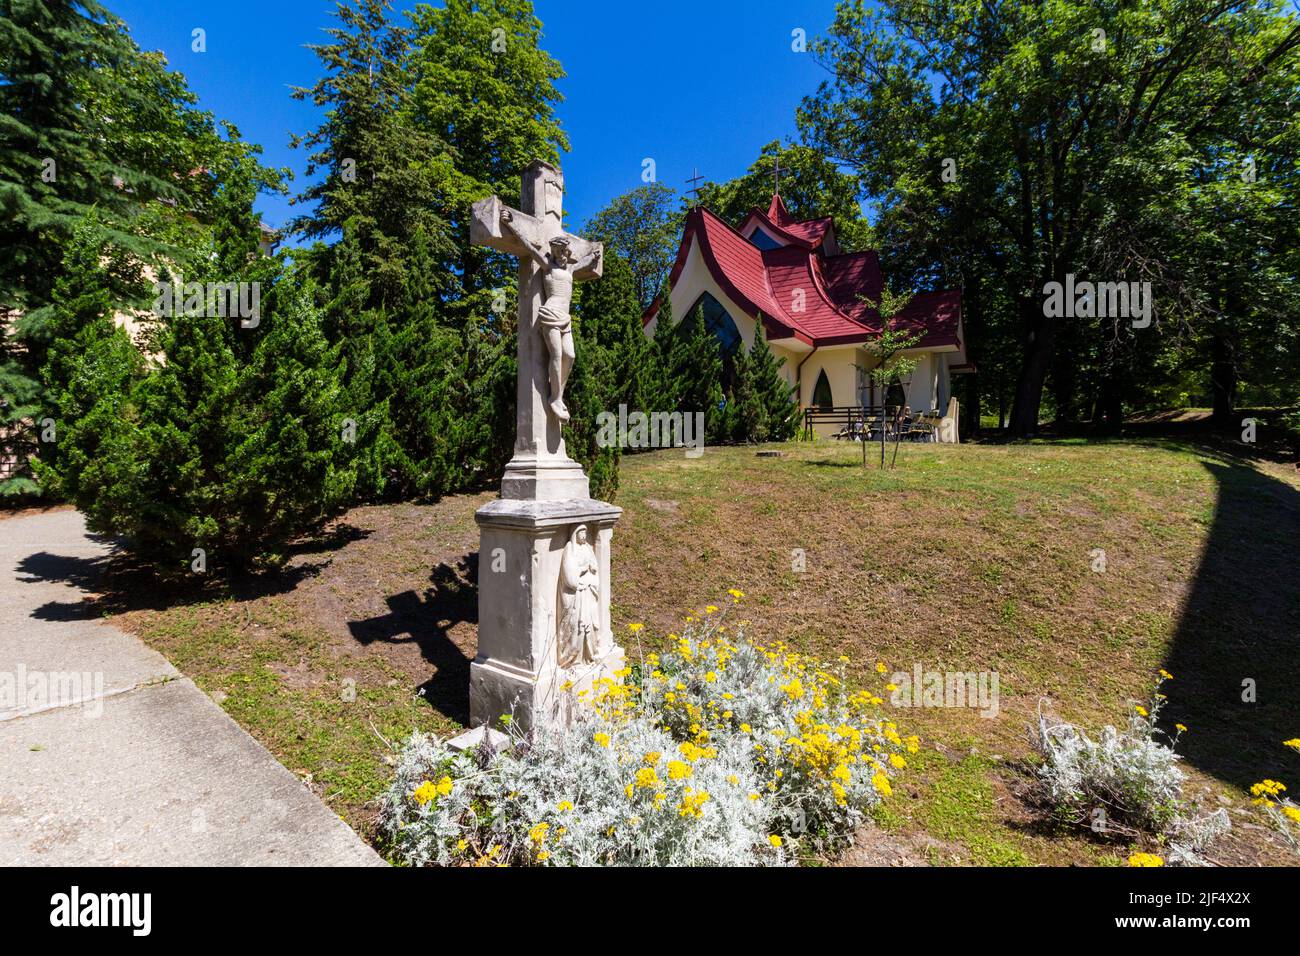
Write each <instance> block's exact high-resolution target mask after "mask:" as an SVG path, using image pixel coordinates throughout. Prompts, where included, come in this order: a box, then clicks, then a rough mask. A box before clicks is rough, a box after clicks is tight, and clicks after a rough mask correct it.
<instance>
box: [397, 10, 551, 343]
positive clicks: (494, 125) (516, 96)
mask: <svg viewBox="0 0 1300 956" xmlns="http://www.w3.org/2000/svg"><path fill="white" fill-rule="evenodd" d="M412 23H413V28H414V36H413V42H414V46H415V48H414V52H413V55H412V59H411V70H412V73H413V78H414V83H415V88H414V103H415V107H414V108H415V116H416V122H417V123H418V125H419V126H420V128H422V129H427V130H431V131H435V132H436V133H437V135H438V136H439V137H440V138H441V139H443V140H444V141H445V142H446V144H447V147H448V154H447V155H448V159H447V161H446V162H442V161H440V163H439V166H440V173H442V174H444V177H443V179H442V189H443V194H444V200H443V202H442V203H441V204H440V206H439V207H438V211H439V214H440V215H441V216H442V217H443V218H444V219H446V220H447V222H448V223H450V225H451V235H452V239H453V250H452V252H451V254H450V257H449V258H448V260H447V262H446V265H447V268H448V269H449V271H450V272H451V273H452V274H453V275H455V276H456V277H457V278H458V279H459V282H460V284H461V289H460V292H459V294H458V295H457V296H456V297H455V300H454V301H453V302H451V303H449V312H450V314H451V315H453V316H455V317H456V318H457V320H458V321H461V322H464V321H468V317H469V316H472V315H478V316H487V315H488V314H489V312H490V309H491V301H492V299H493V297H494V292H495V290H498V289H501V288H504V287H506V286H507V285H509V284H510V282H511V281H512V280H513V277H514V274H515V261H514V259H513V257H509V256H505V255H503V254H501V253H499V252H496V251H495V250H492V249H490V248H487V247H483V246H475V245H473V244H471V243H470V241H469V222H470V207H471V206H472V204H473V203H474V202H475V201H476V200H478V199H482V198H483V197H484V196H490V195H493V194H496V195H499V196H502V197H503V198H513V197H517V196H518V195H519V177H520V174H521V173H522V172H523V170H524V169H525V167H527V166H528V164H529V163H531V162H532V161H533V160H535V159H541V160H544V161H546V162H549V163H552V164H554V165H557V166H558V165H559V160H560V154H561V152H562V151H565V150H567V149H568V148H569V141H568V137H567V136H566V135H565V133H564V131H563V130H562V129H561V128H560V123H559V120H558V118H557V117H556V115H555V105H556V104H557V103H559V102H560V100H561V99H562V97H561V96H560V93H559V91H558V90H557V89H556V86H555V83H556V81H558V80H559V79H561V78H562V77H563V76H564V71H563V69H562V68H561V67H560V64H559V63H558V62H557V61H556V60H555V59H554V58H552V57H551V56H550V54H548V53H547V52H546V51H545V50H543V49H542V48H541V46H540V45H539V44H540V40H541V33H542V24H541V21H539V20H538V19H537V17H536V15H535V14H534V12H533V4H532V2H531V0H446V3H444V4H443V5H442V6H438V7H434V6H431V5H429V4H420V5H419V6H417V7H416V8H415V10H414V11H413V13H412ZM504 321H505V325H506V326H511V325H513V315H510V316H507V317H505V319H504Z"/></svg>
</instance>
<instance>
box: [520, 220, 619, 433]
mask: <svg viewBox="0 0 1300 956" xmlns="http://www.w3.org/2000/svg"><path fill="white" fill-rule="evenodd" d="M501 225H502V227H503V228H504V229H508V230H509V231H510V233H511V234H512V235H514V236H515V238H516V239H518V240H519V241H520V242H521V243H523V245H524V248H525V249H526V250H527V251H528V254H529V255H530V256H531V257H532V259H533V261H534V262H536V263H537V265H538V267H540V268H541V270H542V291H543V292H545V293H546V300H545V301H544V302H543V303H542V306H541V308H540V309H538V311H537V321H538V323H539V324H540V325H541V332H542V337H543V339H544V340H545V342H546V351H547V353H548V354H549V356H550V361H549V364H548V373H549V374H548V378H549V383H550V387H551V391H550V397H549V402H550V409H551V413H552V414H553V415H554V416H555V417H556V419H557V420H559V421H561V422H567V421H568V420H569V410H568V409H567V408H566V407H565V406H564V385H565V383H566V382H567V381H568V380H569V372H570V371H571V370H572V369H573V358H574V351H573V320H572V318H571V317H570V315H569V309H570V307H571V305H572V303H573V273H574V272H575V271H577V270H580V269H585V268H588V267H592V266H595V265H597V264H598V263H599V262H600V252H601V247H600V246H599V245H596V246H595V247H594V248H593V249H592V251H591V252H590V253H588V254H587V255H586V256H585V257H583V258H582V259H581V260H579V259H577V258H576V257H575V256H574V255H573V252H572V250H571V249H570V243H569V237H568V236H565V235H558V236H553V237H552V238H551V240H550V249H549V250H547V249H543V248H542V246H541V244H540V243H538V242H536V241H535V240H534V239H533V238H532V237H531V236H529V234H528V232H527V231H526V230H519V229H516V228H515V224H514V213H513V212H512V211H511V210H510V209H502V210H501Z"/></svg>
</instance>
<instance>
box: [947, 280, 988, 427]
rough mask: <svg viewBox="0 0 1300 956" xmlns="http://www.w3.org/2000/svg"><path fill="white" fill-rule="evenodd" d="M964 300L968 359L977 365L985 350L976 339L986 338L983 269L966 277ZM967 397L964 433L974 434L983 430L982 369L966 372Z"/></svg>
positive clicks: (964, 406)
mask: <svg viewBox="0 0 1300 956" xmlns="http://www.w3.org/2000/svg"><path fill="white" fill-rule="evenodd" d="M962 300H963V309H962V311H963V313H964V315H963V322H964V324H965V327H966V361H967V362H974V363H975V367H976V369H978V368H979V363H978V362H977V361H976V354H977V353H978V354H980V355H981V357H982V350H981V349H978V348H972V343H976V342H981V341H983V337H982V334H981V333H982V332H983V330H984V297H983V287H982V286H981V284H980V279H979V272H978V271H976V272H975V274H974V275H972V276H969V277H965V278H964V281H963V288H962ZM965 378H966V401H965V402H964V403H963V407H962V414H963V415H964V416H965V418H966V423H965V425H963V426H962V434H963V435H970V436H971V437H972V438H973V437H975V436H976V435H978V434H979V429H980V389H979V372H978V371H975V372H970V373H967V374H966V376H965ZM948 385H949V390H951V388H952V378H951V376H950V377H949V379H948Z"/></svg>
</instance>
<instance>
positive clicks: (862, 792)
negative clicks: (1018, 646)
mask: <svg viewBox="0 0 1300 956" xmlns="http://www.w3.org/2000/svg"><path fill="white" fill-rule="evenodd" d="M739 597H740V595H739V592H733V598H735V599H736V600H739ZM726 618H727V615H726V614H725V613H723V612H721V611H719V610H718V609H717V608H713V607H710V608H709V609H708V610H707V611H706V612H705V613H704V614H703V615H701V616H699V617H691V618H688V619H687V623H686V627H685V630H684V631H683V633H682V635H681V636H680V637H678V636H676V635H673V636H672V639H673V641H674V642H675V646H674V647H673V648H672V649H671V650H670V651H668V652H667V653H664V654H662V655H655V654H650V655H647V656H646V657H645V658H644V660H643V661H641V662H639V663H638V664H637V665H636V666H635V667H633V668H628V669H627V670H626V671H624V672H623V673H622V674H620V675H619V676H620V677H622V678H624V682H623V683H618V682H615V681H610V680H605V681H602V682H601V683H600V684H599V685H598V686H597V688H596V689H595V691H594V693H593V694H591V695H585V694H584V695H583V701H584V704H585V706H582V707H580V708H579V713H578V716H577V718H576V719H575V721H574V723H573V724H572V725H571V726H569V727H568V728H558V727H551V728H544V729H541V730H539V731H537V732H534V733H533V734H530V735H522V734H518V733H515V732H512V733H511V734H510V744H509V746H507V747H503V748H502V749H500V750H499V751H495V752H492V751H489V750H488V749H487V748H485V747H481V748H479V749H478V750H476V751H472V752H465V753H454V752H452V751H451V750H450V749H449V748H448V747H447V746H446V744H445V743H444V742H442V741H440V740H438V739H437V738H434V737H431V736H428V735H422V734H416V735H414V736H412V737H411V739H410V740H409V741H408V742H407V744H406V745H405V747H404V748H403V750H402V753H401V755H400V758H399V760H398V766H397V774H396V778H395V780H394V782H393V785H392V787H391V788H390V790H389V791H388V794H387V795H386V798H385V802H384V809H383V815H382V822H383V826H384V828H385V831H386V833H387V834H388V836H389V838H390V840H391V846H392V850H393V855H394V857H395V858H396V859H397V860H399V861H401V862H404V863H407V864H411V865H426V864H441V865H453V864H542V865H574V864H576V865H605V864H609V865H655V866H664V865H668V866H671V865H752V864H785V863H791V862H795V861H797V859H798V858H799V855H800V854H801V853H811V852H822V851H826V850H829V849H833V848H835V847H838V846H841V845H843V844H845V843H846V842H847V841H849V840H850V839H851V837H852V833H853V830H854V828H855V827H857V826H858V825H859V824H860V823H861V822H862V821H863V820H864V819H865V815H866V814H867V813H868V812H869V811H870V810H871V808H872V807H874V806H875V805H876V804H877V803H879V802H880V801H881V800H882V799H883V798H885V797H887V796H888V795H889V793H890V789H891V784H890V780H891V777H892V776H893V775H894V774H896V773H897V772H898V771H900V770H902V769H903V768H904V767H905V766H906V758H905V757H904V753H905V752H908V751H910V752H913V753H914V752H915V751H916V749H917V740H916V738H909V739H906V740H905V739H904V738H903V737H901V736H900V734H899V732H898V729H897V727H896V726H895V725H894V723H893V721H891V720H890V719H888V717H886V716H884V715H882V713H881V711H880V708H881V706H882V705H883V703H884V701H883V700H882V698H881V697H879V696H877V695H876V694H874V693H872V692H871V691H868V690H856V691H854V690H850V689H849V688H848V687H847V686H846V684H845V681H844V675H843V671H844V665H845V664H846V663H847V659H843V658H842V659H841V660H840V662H839V663H838V665H837V666H836V667H834V668H832V667H829V666H825V665H820V664H818V663H817V662H815V661H813V660H811V659H809V658H807V657H805V656H803V655H800V654H797V653H794V652H793V651H791V650H790V649H788V648H787V647H785V646H784V645H780V644H777V645H774V646H772V647H760V646H758V645H755V644H752V643H750V642H749V641H747V640H746V639H745V637H744V634H743V629H742V630H741V631H740V632H737V633H736V634H735V635H734V636H732V635H731V634H729V632H728V625H727V624H726V623H725V622H726ZM877 670H878V671H879V672H881V673H883V671H884V666H883V665H878V667H877Z"/></svg>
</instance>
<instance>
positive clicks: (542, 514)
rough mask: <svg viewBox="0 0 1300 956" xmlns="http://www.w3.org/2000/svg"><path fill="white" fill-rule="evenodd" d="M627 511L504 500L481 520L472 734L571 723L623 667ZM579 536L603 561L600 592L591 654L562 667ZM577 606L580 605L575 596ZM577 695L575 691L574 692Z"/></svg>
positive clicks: (583, 502)
mask: <svg viewBox="0 0 1300 956" xmlns="http://www.w3.org/2000/svg"><path fill="white" fill-rule="evenodd" d="M622 513H623V511H622V509H621V508H618V507H616V506H614V505H611V504H607V503H606V502H603V501H596V500H594V499H591V498H580V499H565V500H542V501H536V500H521V499H510V498H502V499H500V500H498V501H493V502H490V503H489V504H486V505H484V506H483V507H482V508H480V509H479V510H478V513H477V515H476V516H475V517H476V520H477V521H478V525H479V568H478V588H479V621H478V656H477V657H476V658H475V659H474V662H473V663H472V664H471V665H470V725H471V726H473V727H478V726H481V725H484V724H486V725H488V726H491V727H500V726H501V725H500V724H499V723H498V718H500V717H501V716H502V715H503V714H510V713H512V712H513V715H514V716H513V719H514V721H515V723H516V725H517V726H519V727H520V728H521V729H527V728H529V727H532V726H533V725H534V724H535V723H538V722H541V721H546V720H554V719H558V720H560V721H565V722H567V719H568V714H569V712H570V711H571V708H572V706H573V704H574V701H576V699H577V693H578V692H579V691H580V690H583V689H585V688H589V687H590V686H591V684H592V683H593V682H594V681H596V680H598V679H599V678H600V677H602V676H612V675H613V673H614V672H615V671H617V670H620V669H621V668H622V667H623V650H622V648H620V647H619V646H618V645H617V644H615V643H614V635H613V632H612V631H611V630H610V626H609V580H610V574H609V572H610V562H609V551H610V539H611V538H612V537H613V533H614V523H615V522H616V521H617V520H618V518H619V515H621V514H622ZM579 526H585V527H586V529H587V535H586V538H587V541H588V542H589V543H590V545H591V548H592V550H594V552H595V558H596V565H597V569H598V575H599V578H598V581H599V586H598V588H597V589H596V597H595V600H594V609H595V629H594V631H593V632H592V633H591V640H590V643H589V650H590V653H581V654H579V655H578V657H577V659H576V660H574V661H573V662H572V663H571V664H570V666H568V667H561V666H560V662H561V659H562V657H563V656H564V655H563V654H562V653H561V642H562V639H561V633H560V630H561V624H562V619H563V618H564V604H565V594H564V591H565V587H564V582H563V581H562V574H561V571H562V565H563V563H564V555H565V546H566V545H567V544H569V543H570V542H571V541H572V540H573V539H574V537H575V535H574V532H575V531H576V530H577V528H578V527H579ZM569 602H570V604H572V602H573V597H572V594H571V593H570V597H569ZM566 684H569V685H571V686H569V688H568V689H567V690H565V689H564V688H565V685H566Z"/></svg>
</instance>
